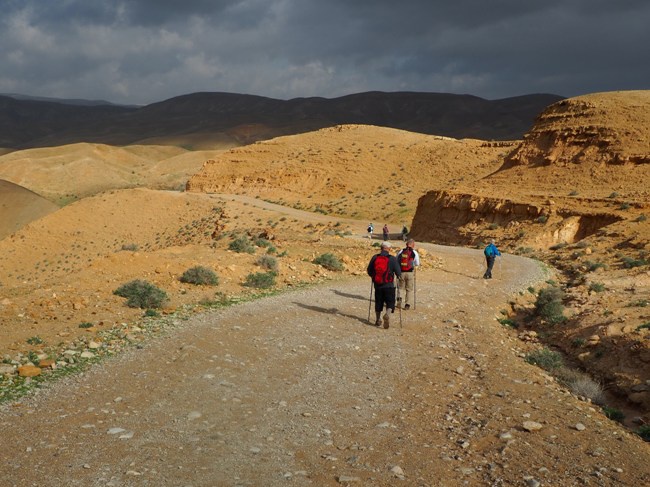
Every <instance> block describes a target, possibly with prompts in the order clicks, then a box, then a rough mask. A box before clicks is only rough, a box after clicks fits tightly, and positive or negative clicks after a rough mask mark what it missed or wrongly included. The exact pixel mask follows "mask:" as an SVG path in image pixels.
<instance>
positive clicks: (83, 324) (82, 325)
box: [79, 321, 93, 328]
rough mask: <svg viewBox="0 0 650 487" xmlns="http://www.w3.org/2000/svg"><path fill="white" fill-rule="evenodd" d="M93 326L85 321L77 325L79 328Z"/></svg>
mask: <svg viewBox="0 0 650 487" xmlns="http://www.w3.org/2000/svg"><path fill="white" fill-rule="evenodd" d="M92 327H93V324H92V323H89V322H87V321H84V322H83V323H79V328H92Z"/></svg>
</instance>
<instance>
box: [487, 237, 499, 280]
mask: <svg viewBox="0 0 650 487" xmlns="http://www.w3.org/2000/svg"><path fill="white" fill-rule="evenodd" d="M483 254H484V255H485V261H486V263H487V269H486V270H485V274H483V279H492V268H493V267H494V261H495V260H496V258H497V257H500V256H501V252H499V249H497V246H496V245H494V239H493V238H492V239H490V243H489V244H488V245H487V247H485V250H484V251H483Z"/></svg>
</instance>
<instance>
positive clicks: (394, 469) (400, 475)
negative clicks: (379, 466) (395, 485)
mask: <svg viewBox="0 0 650 487" xmlns="http://www.w3.org/2000/svg"><path fill="white" fill-rule="evenodd" d="M390 473H392V474H393V475H394V476H395V477H397V478H398V479H401V480H404V470H402V467H400V466H399V465H395V466H394V467H392V468H391V469H390Z"/></svg>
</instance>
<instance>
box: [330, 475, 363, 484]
mask: <svg viewBox="0 0 650 487" xmlns="http://www.w3.org/2000/svg"><path fill="white" fill-rule="evenodd" d="M336 481H337V482H338V483H339V484H350V483H353V482H361V478H360V477H350V476H349V475H339V476H338V478H337V479H336Z"/></svg>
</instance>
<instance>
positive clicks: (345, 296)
mask: <svg viewBox="0 0 650 487" xmlns="http://www.w3.org/2000/svg"><path fill="white" fill-rule="evenodd" d="M330 291H332V292H333V293H334V294H336V295H337V296H342V297H344V298H350V299H360V300H362V301H365V300H367V299H368V298H367V297H366V296H360V295H358V294H348V293H344V292H341V291H339V290H338V289H330Z"/></svg>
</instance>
